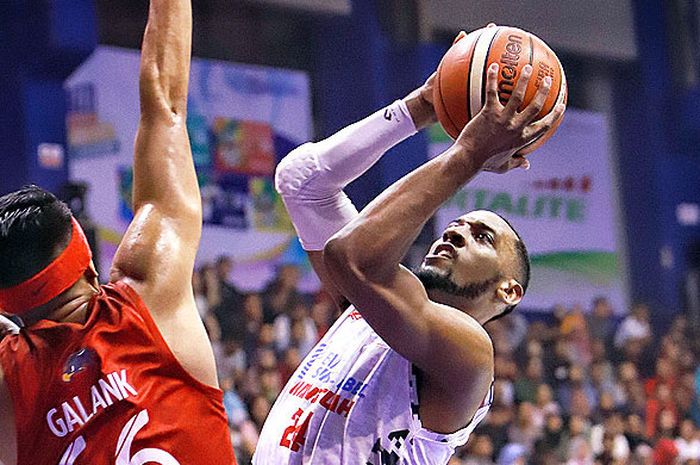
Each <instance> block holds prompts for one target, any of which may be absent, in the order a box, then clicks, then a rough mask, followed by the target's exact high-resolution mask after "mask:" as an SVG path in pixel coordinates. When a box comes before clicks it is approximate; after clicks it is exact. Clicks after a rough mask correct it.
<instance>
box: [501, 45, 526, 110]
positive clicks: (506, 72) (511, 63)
mask: <svg viewBox="0 0 700 465" xmlns="http://www.w3.org/2000/svg"><path fill="white" fill-rule="evenodd" d="M522 43H523V38H522V37H521V36H517V35H515V34H511V35H509V36H508V43H507V44H506V47H505V51H504V52H503V54H502V55H501V59H500V60H499V61H500V63H501V77H502V78H503V80H501V82H499V83H498V99H499V100H500V101H501V103H502V104H503V105H505V104H506V103H507V102H508V99H510V96H511V95H512V94H513V87H515V80H516V79H517V78H518V61H519V60H520V52H521V51H522V49H523V48H522Z"/></svg>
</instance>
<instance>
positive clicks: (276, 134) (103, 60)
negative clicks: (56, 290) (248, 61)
mask: <svg viewBox="0 0 700 465" xmlns="http://www.w3.org/2000/svg"><path fill="white" fill-rule="evenodd" d="M138 70H139V53H138V52H137V51H133V50H124V49H118V48H113V47H99V48H98V49H97V50H96V51H95V53H94V54H93V55H92V56H91V57H90V59H88V60H87V61H86V62H85V63H84V64H83V65H82V66H81V67H80V68H79V69H78V70H77V71H76V72H75V73H73V75H72V76H71V77H70V78H69V79H68V80H67V81H66V89H67V91H68V94H69V112H68V117H67V122H66V123H67V127H68V150H69V154H70V160H71V163H70V178H71V179H72V180H76V181H86V182H88V183H89V186H90V191H89V194H88V197H87V201H88V202H87V210H88V213H89V214H90V215H91V217H92V218H93V220H94V221H95V222H96V223H97V224H98V226H99V228H100V231H101V234H100V237H101V239H102V241H101V245H102V247H101V255H102V256H101V257H100V258H101V263H102V264H103V270H102V271H103V272H106V270H107V268H108V266H109V264H110V263H111V261H112V258H113V256H114V253H115V251H116V246H117V244H118V242H119V240H120V238H121V235H122V234H123V233H124V231H125V230H126V227H127V226H128V223H129V221H130V220H131V218H132V217H133V211H132V210H131V188H132V182H133V172H132V164H133V142H134V137H135V134H136V129H137V126H138V121H139V94H138ZM310 102H311V96H310V90H309V78H308V76H307V75H306V74H305V73H303V72H300V71H290V70H281V69H272V68H264V67H257V66H247V65H240V64H233V63H225V62H217V61H211V60H197V59H195V60H193V62H192V70H191V74H190V94H189V104H188V108H189V110H188V117H187V128H188V132H189V136H190V141H191V146H192V153H193V157H194V161H195V166H196V167H197V175H198V178H199V182H200V187H201V191H202V202H203V214H204V230H203V234H202V242H201V247H200V252H199V255H198V261H199V262H200V263H206V262H211V261H214V260H215V259H216V258H217V257H218V256H220V255H228V256H230V257H232V258H233V260H234V262H235V263H236V266H235V269H234V271H233V275H232V280H233V281H234V282H235V283H236V284H238V285H239V286H240V287H241V288H243V289H248V290H254V289H259V288H260V286H262V285H264V283H265V282H266V281H267V280H268V279H270V277H271V276H272V275H273V273H274V268H275V266H276V265H277V264H279V263H281V262H284V263H290V262H291V263H297V264H300V265H302V266H304V267H305V268H306V269H307V270H309V269H310V268H309V267H308V264H307V262H306V256H305V254H304V252H303V251H302V250H301V248H300V247H299V245H298V241H297V240H296V238H295V236H294V230H293V228H292V225H291V223H290V221H289V219H288V218H287V216H286V212H285V210H284V206H283V205H282V202H281V199H280V198H279V196H278V195H277V193H276V192H275V189H274V184H273V175H274V169H275V166H276V165H277V162H278V161H279V159H281V158H282V157H283V156H284V155H286V154H287V153H288V152H289V151H290V150H291V149H292V148H294V147H295V146H297V145H299V144H300V143H302V142H305V141H307V140H309V139H310V137H311V133H312V130H311V103H310ZM316 286H317V281H316V279H315V276H314V275H313V273H311V272H309V273H306V276H305V278H304V280H303V283H302V287H304V288H307V289H314V288H315V287H316Z"/></svg>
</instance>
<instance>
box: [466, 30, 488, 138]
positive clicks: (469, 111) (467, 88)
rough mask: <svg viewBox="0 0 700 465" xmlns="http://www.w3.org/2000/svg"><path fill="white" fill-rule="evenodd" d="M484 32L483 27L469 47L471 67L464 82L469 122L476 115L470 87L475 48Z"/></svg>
mask: <svg viewBox="0 0 700 465" xmlns="http://www.w3.org/2000/svg"><path fill="white" fill-rule="evenodd" d="M483 34H484V30H483V29H482V30H481V31H480V32H479V35H478V36H477V37H476V39H474V42H473V43H472V44H471V46H470V47H469V48H470V50H469V55H470V56H469V67H468V68H467V79H466V81H465V83H464V85H465V86H466V91H465V92H464V93H465V96H466V104H467V123H468V122H469V121H470V120H471V119H472V118H473V117H474V115H473V114H472V108H471V92H470V89H469V83H470V80H471V73H472V69H473V66H474V50H475V49H476V44H477V43H478V42H479V39H480V38H481V36H482V35H483ZM465 124H466V123H465Z"/></svg>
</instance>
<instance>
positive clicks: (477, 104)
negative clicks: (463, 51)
mask: <svg viewBox="0 0 700 465" xmlns="http://www.w3.org/2000/svg"><path fill="white" fill-rule="evenodd" d="M500 29H501V28H499V27H493V28H486V29H485V30H484V32H483V33H482V34H481V36H479V40H477V41H476V45H475V46H474V54H473V56H472V58H473V63H474V64H475V65H476V66H472V68H471V69H470V70H469V89H470V92H471V94H470V98H471V100H470V104H471V111H470V115H472V117H474V116H475V115H476V114H477V113H479V111H481V107H482V106H483V104H484V101H483V97H482V94H483V90H484V84H485V77H486V63H487V61H488V51H489V50H490V48H491V44H492V43H493V41H494V39H495V37H496V34H497V33H498V32H500ZM489 35H490V37H489ZM477 55H478V56H477ZM479 65H480V66H479ZM477 70H478V71H477Z"/></svg>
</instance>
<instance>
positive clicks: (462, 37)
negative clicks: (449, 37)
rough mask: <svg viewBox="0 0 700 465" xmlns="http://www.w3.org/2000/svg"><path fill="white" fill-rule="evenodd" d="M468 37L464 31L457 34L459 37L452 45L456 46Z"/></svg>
mask: <svg viewBox="0 0 700 465" xmlns="http://www.w3.org/2000/svg"><path fill="white" fill-rule="evenodd" d="M465 37H467V33H466V32H464V31H459V34H457V37H455V40H453V41H452V45H454V44H456V43H457V42H459V41H460V40H462V39H464V38H465Z"/></svg>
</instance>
